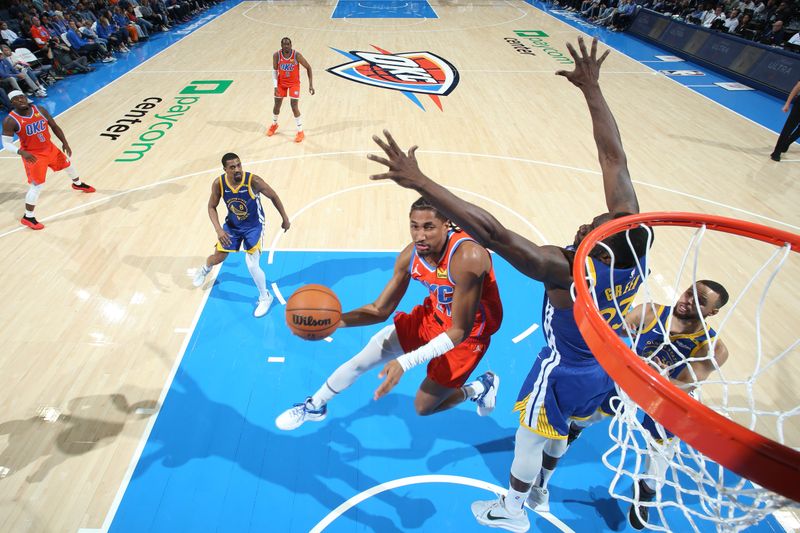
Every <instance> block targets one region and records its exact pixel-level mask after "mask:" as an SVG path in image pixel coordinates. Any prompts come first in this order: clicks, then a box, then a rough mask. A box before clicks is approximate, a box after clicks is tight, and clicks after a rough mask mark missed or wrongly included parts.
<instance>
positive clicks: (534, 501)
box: [527, 485, 550, 513]
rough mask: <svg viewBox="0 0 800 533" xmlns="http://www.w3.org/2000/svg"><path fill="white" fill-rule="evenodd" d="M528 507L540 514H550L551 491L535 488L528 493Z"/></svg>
mask: <svg viewBox="0 0 800 533" xmlns="http://www.w3.org/2000/svg"><path fill="white" fill-rule="evenodd" d="M527 503H528V507H530V508H531V509H533V510H534V511H536V512H539V513H549V512H550V491H548V490H547V489H545V488H542V487H537V486H535V485H534V486H533V487H531V491H530V492H529V493H528V499H527Z"/></svg>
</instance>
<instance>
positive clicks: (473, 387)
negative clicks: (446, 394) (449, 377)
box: [461, 381, 486, 400]
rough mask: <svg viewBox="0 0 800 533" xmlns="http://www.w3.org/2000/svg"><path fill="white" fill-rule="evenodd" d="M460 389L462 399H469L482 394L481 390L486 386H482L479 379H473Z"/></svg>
mask: <svg viewBox="0 0 800 533" xmlns="http://www.w3.org/2000/svg"><path fill="white" fill-rule="evenodd" d="M461 390H463V391H464V399H465V400H470V399H472V398H475V397H477V396H480V395H481V394H483V392H484V391H485V390H486V387H484V386H483V383H481V382H480V381H473V382H472V383H467V384H466V385H464V386H463V387H461Z"/></svg>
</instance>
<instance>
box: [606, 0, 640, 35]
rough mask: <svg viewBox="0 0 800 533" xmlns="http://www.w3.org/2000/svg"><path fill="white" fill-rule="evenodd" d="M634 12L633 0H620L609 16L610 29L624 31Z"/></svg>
mask: <svg viewBox="0 0 800 533" xmlns="http://www.w3.org/2000/svg"><path fill="white" fill-rule="evenodd" d="M635 13H636V4H634V3H633V0H620V2H619V7H618V8H617V12H616V13H615V14H614V16H613V17H611V31H624V30H625V28H627V27H628V24H630V21H631V19H632V18H633V15H634V14H635Z"/></svg>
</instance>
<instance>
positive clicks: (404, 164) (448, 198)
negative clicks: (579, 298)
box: [367, 130, 572, 288]
mask: <svg viewBox="0 0 800 533" xmlns="http://www.w3.org/2000/svg"><path fill="white" fill-rule="evenodd" d="M383 133H384V135H385V136H386V141H384V140H383V139H380V138H379V137H377V136H373V137H372V139H373V140H374V141H375V142H376V143H377V144H378V146H380V147H381V148H382V149H383V151H384V153H385V154H386V158H383V157H380V156H377V155H374V154H369V155H368V156H367V157H368V158H369V159H371V160H372V161H375V162H377V163H380V164H382V165H385V166H386V167H388V169H389V171H388V172H385V173H383V174H378V175H374V176H370V178H371V179H373V180H381V179H391V180H393V181H394V182H395V183H397V184H398V185H400V186H402V187H406V188H408V189H414V190H416V191H418V192H419V193H420V194H421V195H422V196H424V197H425V198H427V199H428V200H430V201H431V203H433V204H434V205H435V206H436V207H437V208H438V209H439V210H440V211H441V212H442V213H444V214H445V215H446V216H447V217H448V218H449V219H450V220H452V221H453V222H455V223H456V224H458V225H459V226H461V227H462V228H464V229H465V230H467V232H468V233H469V234H470V235H471V236H472V237H473V238H474V239H475V240H476V241H478V242H479V243H480V244H482V245H483V246H485V247H486V248H491V249H492V250H494V251H495V252H497V253H498V254H500V256H502V257H503V258H504V259H505V260H506V261H508V262H509V263H511V264H512V265H513V266H514V268H516V269H517V270H519V271H520V272H522V273H523V274H525V275H526V276H528V277H531V278H533V279H537V280H540V281H543V282H545V283H550V284H552V285H556V286H559V287H564V288H568V287H569V286H570V283H571V282H572V274H571V272H570V264H569V261H568V260H567V258H566V257H565V256H564V254H563V251H562V250H561V249H560V248H557V247H555V246H539V245H537V244H534V243H533V242H531V241H529V240H528V239H526V238H525V237H523V236H522V235H519V234H518V233H515V232H514V231H511V230H510V229H508V228H506V227H505V226H503V225H502V224H501V223H500V222H499V221H498V220H497V219H496V218H495V217H494V216H492V215H491V214H490V213H489V212H488V211H486V210H484V209H481V208H480V207H478V206H477V205H475V204H471V203H469V202H467V201H466V200H463V199H461V198H459V197H458V196H456V195H455V194H453V193H451V192H450V191H448V190H447V189H446V188H444V187H443V186H441V185H439V184H438V183H436V182H434V181H433V180H431V179H430V178H428V177H427V176H426V175H425V174H423V173H422V171H421V170H420V169H419V165H418V164H417V158H416V156H415V154H414V153H415V152H416V150H417V147H416V146H413V147H412V148H411V149H410V150H409V151H408V153H407V154H406V153H404V152H403V151H402V150H401V149H400V147H399V146H397V143H396V142H395V140H394V138H393V137H392V135H391V134H390V133H389V132H388V131H385V130H384V132H383Z"/></svg>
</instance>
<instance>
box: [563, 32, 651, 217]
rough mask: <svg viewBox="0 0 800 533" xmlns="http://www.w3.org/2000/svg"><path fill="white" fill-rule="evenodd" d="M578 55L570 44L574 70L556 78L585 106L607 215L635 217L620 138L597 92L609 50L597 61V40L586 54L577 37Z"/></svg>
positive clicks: (581, 39) (606, 107) (599, 90)
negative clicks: (578, 92) (576, 92)
mask: <svg viewBox="0 0 800 533" xmlns="http://www.w3.org/2000/svg"><path fill="white" fill-rule="evenodd" d="M578 47H579V48H580V55H578V53H577V52H576V51H575V48H573V46H572V45H571V44H570V43H567V49H568V50H569V53H570V55H572V58H573V59H574V60H575V69H574V70H572V71H571V72H567V71H566V70H559V71H558V72H556V75H558V76H564V77H565V78H567V79H568V80H569V81H570V82H571V83H572V84H573V85H575V86H576V87H578V88H579V89H580V90H581V92H582V93H583V96H584V98H586V103H587V104H588V105H589V113H590V114H591V116H592V130H593V132H594V141H595V144H597V156H598V158H599V159H600V169H601V170H602V173H603V188H604V190H605V196H606V205H607V207H608V210H609V212H611V213H619V212H627V213H638V212H639V202H638V201H637V199H636V191H634V189H633V183H631V177H630V174H629V173H628V161H627V159H626V157H625V150H624V149H623V148H622V138H621V137H620V134H619V128H618V127H617V122H616V120H614V115H613V114H612V113H611V109H610V108H609V107H608V103H607V102H606V99H605V97H604V96H603V91H602V90H601V89H600V84H599V81H598V80H599V77H600V65H602V64H603V61H605V59H606V57H607V56H608V53H609V50H606V51H605V52H603V54H602V55H601V56H600V57H599V58H598V57H597V39H592V47H591V52H588V51H587V50H586V45H585V44H584V43H583V37H578Z"/></svg>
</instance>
